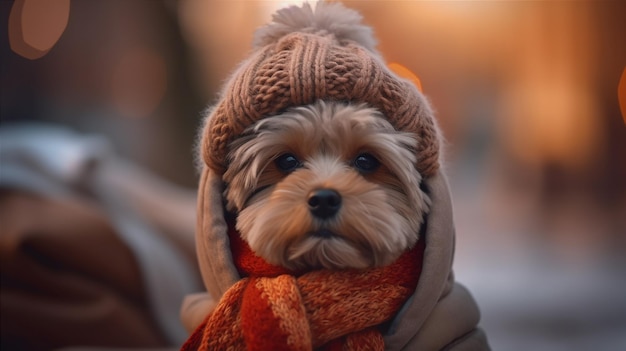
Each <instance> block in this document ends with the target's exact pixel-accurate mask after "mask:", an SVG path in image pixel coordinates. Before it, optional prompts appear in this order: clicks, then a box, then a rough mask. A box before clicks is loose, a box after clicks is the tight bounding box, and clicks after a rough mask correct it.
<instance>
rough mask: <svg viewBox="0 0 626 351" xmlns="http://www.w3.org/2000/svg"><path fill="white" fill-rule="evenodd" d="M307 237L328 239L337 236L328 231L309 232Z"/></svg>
mask: <svg viewBox="0 0 626 351" xmlns="http://www.w3.org/2000/svg"><path fill="white" fill-rule="evenodd" d="M309 235H310V236H312V237H315V238H320V239H330V238H333V237H336V236H338V235H337V234H335V233H334V232H332V231H330V230H328V229H320V230H316V231H314V232H310V233H309Z"/></svg>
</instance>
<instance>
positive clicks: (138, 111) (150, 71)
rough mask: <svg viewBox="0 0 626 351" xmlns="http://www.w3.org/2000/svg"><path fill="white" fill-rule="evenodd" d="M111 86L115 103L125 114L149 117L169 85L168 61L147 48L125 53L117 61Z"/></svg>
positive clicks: (134, 49) (123, 114)
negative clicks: (166, 63)
mask: <svg viewBox="0 0 626 351" xmlns="http://www.w3.org/2000/svg"><path fill="white" fill-rule="evenodd" d="M110 89H111V99H112V104H113V106H115V108H116V109H117V110H118V112H119V113H120V114H121V115H122V116H125V117H148V116H149V115H150V114H152V113H153V112H154V111H155V110H156V108H157V107H158V106H159V104H160V103H161V100H162V99H163V96H164V95H165V91H166V89H167V68H166V65H165V61H164V60H163V58H162V57H161V56H160V55H159V54H158V53H156V52H155V51H153V50H150V49H147V48H133V49H130V50H128V51H127V52H125V53H122V54H121V55H120V58H119V61H118V62H117V63H116V64H115V65H114V68H113V74H112V77H111V85H110Z"/></svg>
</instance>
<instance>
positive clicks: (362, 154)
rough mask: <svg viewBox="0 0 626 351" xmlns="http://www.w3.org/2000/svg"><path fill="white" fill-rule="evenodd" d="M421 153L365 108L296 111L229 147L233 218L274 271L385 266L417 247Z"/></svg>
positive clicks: (323, 105) (332, 105)
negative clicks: (276, 268) (418, 161)
mask: <svg viewBox="0 0 626 351" xmlns="http://www.w3.org/2000/svg"><path fill="white" fill-rule="evenodd" d="M416 144H417V139H416V136H415V135H413V134H412V133H408V132H400V131H397V130H396V129H395V128H394V127H393V126H392V125H391V124H390V123H389V122H388V121H387V120H386V119H385V118H384V117H383V116H382V114H381V113H380V112H379V111H377V110H376V109H374V108H371V107H368V106H366V105H365V104H356V105H351V104H347V103H341V102H333V101H321V100H320V101H318V102H316V103H314V104H310V105H305V106H301V107H295V108H291V109H289V110H287V111H286V112H284V113H282V114H279V115H275V116H271V117H267V118H265V119H262V120H260V121H258V122H256V123H255V124H253V125H251V126H250V127H248V128H247V129H246V130H245V131H244V133H243V135H242V136H241V137H240V138H238V139H236V140H235V141H234V142H232V143H231V144H230V147H229V153H228V156H227V157H228V164H229V166H228V168H227V170H226V172H225V174H224V180H225V182H226V184H227V188H226V191H225V198H226V200H227V209H228V210H230V211H232V212H236V213H238V217H237V224H236V226H237V230H239V232H240V233H241V236H242V238H243V239H244V240H246V241H247V243H248V244H249V246H250V247H251V249H252V250H253V251H254V252H255V253H256V254H257V255H259V256H261V257H262V258H264V259H265V260H266V261H268V262H269V263H272V264H275V265H281V266H283V267H286V268H289V269H293V270H301V269H315V268H327V269H345V268H357V269H361V268H367V267H377V266H384V265H387V264H389V263H391V262H393V261H394V260H395V259H397V258H398V257H399V256H400V255H401V254H402V253H403V252H404V251H405V250H407V249H409V248H411V247H412V246H413V245H415V243H416V242H417V240H418V239H419V238H418V236H419V234H418V233H419V232H420V226H421V225H422V221H423V217H424V215H425V213H426V212H427V210H428V204H429V200H428V197H427V195H426V193H425V192H424V191H423V190H422V189H421V188H420V184H421V180H422V177H421V175H420V173H419V172H418V171H417V169H416V168H415V163H416V160H415V155H416V151H415V149H416Z"/></svg>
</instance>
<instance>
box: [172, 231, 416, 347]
mask: <svg viewBox="0 0 626 351" xmlns="http://www.w3.org/2000/svg"><path fill="white" fill-rule="evenodd" d="M229 236H230V238H231V246H232V248H233V250H232V251H233V259H234V262H235V264H236V266H237V268H238V270H239V272H240V274H241V275H242V276H243V277H244V278H243V279H241V280H240V281H238V282H237V283H236V284H234V285H233V286H232V287H231V288H230V289H229V290H228V291H227V292H226V293H225V294H224V296H223V297H222V299H221V300H220V302H219V303H218V305H217V307H216V309H215V310H214V311H213V312H212V313H211V314H210V315H209V316H208V317H207V318H206V319H205V321H204V322H203V323H202V324H201V325H200V326H199V327H198V328H197V329H196V331H195V332H194V333H193V334H192V335H191V337H190V338H189V339H188V340H187V342H186V343H185V345H183V347H182V350H185V351H188V350H259V351H261V350H286V351H287V350H288V351H292V350H294V351H295V350H313V349H316V350H318V349H319V350H384V342H383V337H382V334H381V325H383V324H384V323H385V322H387V321H389V320H390V319H391V318H392V317H393V316H394V315H395V314H396V312H397V311H398V310H399V309H400V307H401V306H402V305H403V304H404V302H405V301H406V300H407V299H408V297H409V296H410V295H411V294H412V293H413V292H414V290H415V287H416V285H417V282H418V279H419V275H420V272H421V262H422V256H423V251H424V245H423V240H420V242H419V243H418V245H416V247H414V248H413V249H412V250H410V251H407V252H406V253H405V254H403V255H402V256H401V257H400V258H399V259H398V260H397V261H396V262H394V263H392V264H391V265H389V266H385V267H381V268H374V269H369V270H364V271H363V270H361V271H357V270H345V271H329V270H318V271H312V272H307V273H302V272H290V271H287V270H286V269H284V268H282V267H278V266H273V265H270V264H268V263H267V262H265V261H264V260H263V259H261V258H260V257H258V256H256V255H254V253H253V252H252V250H250V248H249V247H248V246H247V244H246V243H245V242H244V241H243V240H241V239H240V238H239V235H238V234H237V233H236V232H235V231H234V230H232V229H231V231H230V233H229Z"/></svg>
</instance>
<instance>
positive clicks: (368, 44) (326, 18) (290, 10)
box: [253, 1, 378, 55]
mask: <svg viewBox="0 0 626 351" xmlns="http://www.w3.org/2000/svg"><path fill="white" fill-rule="evenodd" d="M272 19H273V22H272V23H270V24H268V25H266V26H264V27H261V28H260V29H259V30H257V31H256V33H255V35H254V42H253V44H254V47H255V48H260V47H263V46H265V45H269V44H272V43H275V42H277V41H278V40H279V39H280V38H282V37H284V36H286V35H288V34H290V33H294V32H300V33H318V34H320V33H324V34H326V33H327V34H332V35H334V36H335V38H337V40H352V41H354V42H357V43H358V44H359V45H361V46H362V47H364V48H366V49H367V50H369V51H371V52H372V53H375V54H377V55H378V52H377V51H376V49H375V47H376V39H375V38H374V34H373V32H372V29H371V28H370V27H368V26H365V25H363V24H362V23H361V20H362V16H361V15H360V14H359V13H358V12H357V11H355V10H352V9H349V8H346V7H344V6H343V5H342V4H340V3H329V2H322V1H320V2H318V3H317V4H316V5H315V9H313V8H312V7H311V5H310V4H308V3H305V4H304V5H302V7H299V6H290V7H286V8H284V9H281V10H279V11H278V12H276V13H275V14H274V15H273V17H272Z"/></svg>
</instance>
